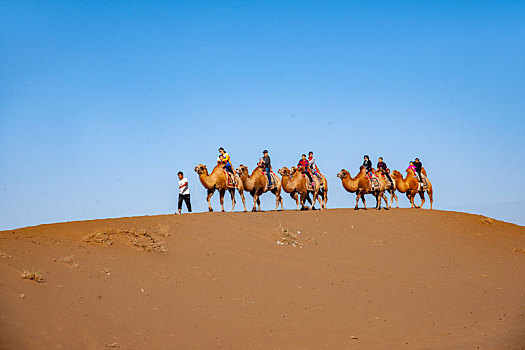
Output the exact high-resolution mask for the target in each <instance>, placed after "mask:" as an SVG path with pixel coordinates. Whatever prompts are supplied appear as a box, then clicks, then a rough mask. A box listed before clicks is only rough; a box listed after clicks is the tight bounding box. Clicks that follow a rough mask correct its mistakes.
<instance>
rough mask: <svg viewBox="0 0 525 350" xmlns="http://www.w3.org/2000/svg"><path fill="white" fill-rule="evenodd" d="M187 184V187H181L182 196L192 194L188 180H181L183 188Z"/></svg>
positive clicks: (180, 183) (180, 184)
mask: <svg viewBox="0 0 525 350" xmlns="http://www.w3.org/2000/svg"><path fill="white" fill-rule="evenodd" d="M184 184H186V186H183V187H179V193H180V194H190V187H189V185H188V179H186V178H185V177H183V178H182V180H179V186H182V185H184Z"/></svg>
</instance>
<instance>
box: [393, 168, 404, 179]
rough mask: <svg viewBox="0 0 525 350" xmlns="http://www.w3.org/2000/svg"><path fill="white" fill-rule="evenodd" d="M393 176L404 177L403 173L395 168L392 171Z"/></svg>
mask: <svg viewBox="0 0 525 350" xmlns="http://www.w3.org/2000/svg"><path fill="white" fill-rule="evenodd" d="M392 177H393V178H394V179H395V178H399V177H401V178H402V177H403V175H401V173H400V172H399V171H397V170H394V171H393V172H392Z"/></svg>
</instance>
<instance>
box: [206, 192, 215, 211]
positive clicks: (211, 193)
mask: <svg viewBox="0 0 525 350" xmlns="http://www.w3.org/2000/svg"><path fill="white" fill-rule="evenodd" d="M214 192H215V189H213V190H208V196H207V197H206V200H207V201H208V211H213V208H212V207H211V203H210V199H211V196H213V193H214Z"/></svg>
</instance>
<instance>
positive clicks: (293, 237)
mask: <svg viewBox="0 0 525 350" xmlns="http://www.w3.org/2000/svg"><path fill="white" fill-rule="evenodd" d="M280 231H281V238H279V240H278V241H277V244H283V245H291V246H294V247H295V246H300V245H301V243H299V242H298V241H297V234H295V233H293V232H292V231H290V230H288V229H287V228H285V227H281V228H280Z"/></svg>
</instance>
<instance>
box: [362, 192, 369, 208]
mask: <svg viewBox="0 0 525 350" xmlns="http://www.w3.org/2000/svg"><path fill="white" fill-rule="evenodd" d="M361 200H362V201H363V205H364V206H365V210H368V209H367V208H366V199H365V195H364V194H363V196H362V197H361Z"/></svg>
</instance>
